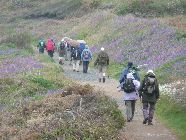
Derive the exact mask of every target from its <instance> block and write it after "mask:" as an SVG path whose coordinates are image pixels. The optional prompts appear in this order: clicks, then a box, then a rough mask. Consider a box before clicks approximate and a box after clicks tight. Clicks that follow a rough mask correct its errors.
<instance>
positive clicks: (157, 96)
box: [155, 79, 160, 99]
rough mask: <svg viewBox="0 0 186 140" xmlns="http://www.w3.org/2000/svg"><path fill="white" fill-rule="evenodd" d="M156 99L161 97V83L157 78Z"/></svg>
mask: <svg viewBox="0 0 186 140" xmlns="http://www.w3.org/2000/svg"><path fill="white" fill-rule="evenodd" d="M155 86H156V99H159V96H160V91H159V84H158V81H157V79H156V85H155Z"/></svg>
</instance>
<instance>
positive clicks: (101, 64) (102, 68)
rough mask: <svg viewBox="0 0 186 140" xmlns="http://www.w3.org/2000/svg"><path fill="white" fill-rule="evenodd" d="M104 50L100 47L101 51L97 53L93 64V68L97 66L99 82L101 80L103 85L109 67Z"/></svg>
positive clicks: (107, 57)
mask: <svg viewBox="0 0 186 140" xmlns="http://www.w3.org/2000/svg"><path fill="white" fill-rule="evenodd" d="M104 50H105V49H104V48H103V47H102V48H101V51H100V52H99V53H98V56H97V58H96V61H95V62H94V66H98V71H99V82H101V79H103V83H105V80H106V79H105V78H106V70H107V67H108V65H109V56H108V54H107V53H106V52H105V51H104Z"/></svg>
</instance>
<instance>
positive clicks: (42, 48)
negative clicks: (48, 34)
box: [37, 39, 46, 54]
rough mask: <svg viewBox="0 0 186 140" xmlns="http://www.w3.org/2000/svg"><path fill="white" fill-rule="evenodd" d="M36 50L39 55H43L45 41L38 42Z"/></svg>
mask: <svg viewBox="0 0 186 140" xmlns="http://www.w3.org/2000/svg"><path fill="white" fill-rule="evenodd" d="M37 48H38V49H39V53H40V54H42V53H44V50H45V48H46V45H45V41H44V40H43V39H40V40H39V43H38V45H37Z"/></svg>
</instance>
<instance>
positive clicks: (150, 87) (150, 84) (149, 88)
mask: <svg viewBox="0 0 186 140" xmlns="http://www.w3.org/2000/svg"><path fill="white" fill-rule="evenodd" d="M155 80H156V78H154V77H147V81H146V83H145V90H146V92H147V93H148V94H149V95H153V94H154V91H155Z"/></svg>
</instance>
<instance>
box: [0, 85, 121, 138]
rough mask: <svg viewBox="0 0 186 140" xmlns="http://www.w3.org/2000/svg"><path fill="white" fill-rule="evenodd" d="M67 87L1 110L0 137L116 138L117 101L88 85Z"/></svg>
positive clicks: (118, 115)
mask: <svg viewBox="0 0 186 140" xmlns="http://www.w3.org/2000/svg"><path fill="white" fill-rule="evenodd" d="M74 89H76V92H74ZM77 89H78V90H77ZM87 89H88V90H87ZM66 90H67V91H66V92H65V93H64V91H61V93H56V94H49V95H46V97H45V98H44V99H41V100H38V101H27V102H25V100H22V102H20V104H17V106H16V108H14V109H11V110H5V111H4V112H2V114H1V115H0V120H1V124H0V125H1V126H3V127H1V133H0V137H1V138H6V139H20V138H21V139H59V138H65V139H99V138H102V139H109V138H112V139H118V130H119V129H121V128H122V126H123V123H124V119H123V116H122V114H121V112H120V111H119V110H118V109H117V105H116V103H114V102H113V101H111V100H110V99H109V98H107V97H105V96H103V95H102V94H101V93H99V94H98V93H94V91H93V88H91V87H90V86H89V85H85V86H80V85H76V86H74V87H72V88H71V87H69V88H67V89H66ZM5 116H6V117H5Z"/></svg>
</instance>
